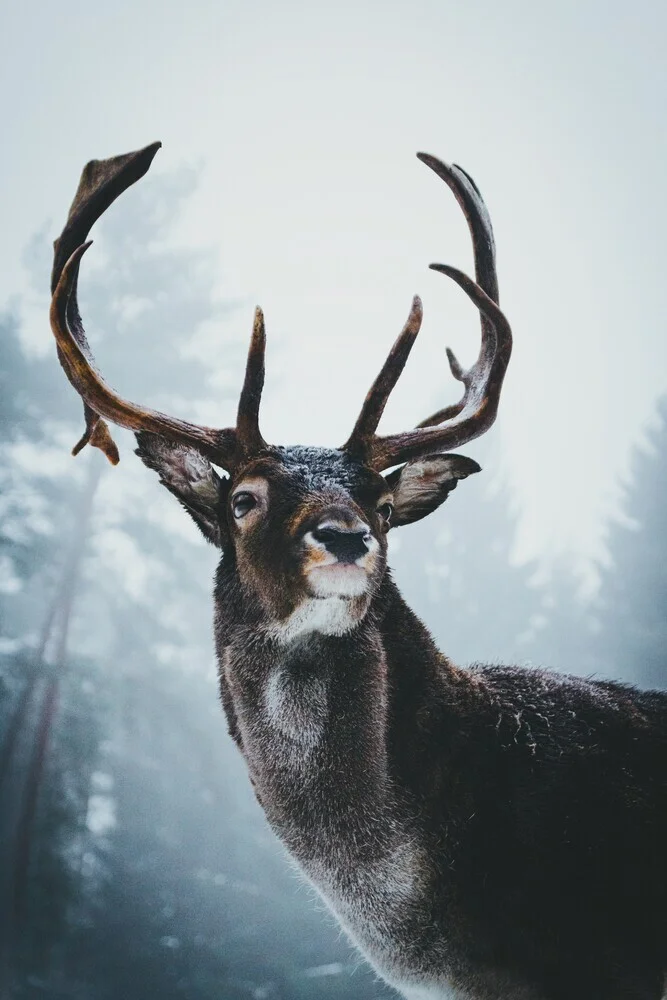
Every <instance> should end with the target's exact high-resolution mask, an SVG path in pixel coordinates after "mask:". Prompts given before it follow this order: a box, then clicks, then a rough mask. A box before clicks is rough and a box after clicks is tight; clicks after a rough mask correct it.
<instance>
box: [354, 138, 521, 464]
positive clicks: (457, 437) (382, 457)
mask: <svg viewBox="0 0 667 1000" xmlns="http://www.w3.org/2000/svg"><path fill="white" fill-rule="evenodd" d="M417 155H418V157H419V159H420V160H422V162H423V163H426V165H427V166H429V167H430V168H431V169H432V170H433V171H435V173H436V174H437V175H438V176H439V177H441V178H442V179H443V180H444V181H445V183H446V184H447V185H448V186H449V188H450V189H451V190H452V192H453V193H454V195H455V197H456V199H457V201H458V202H459V204H460V205H461V208H462V209H463V212H464V215H465V217H466V220H467V222H468V226H469V229H470V233H471V236H472V241H473V248H474V255H475V274H476V277H477V282H475V281H473V280H472V279H471V278H469V277H468V276H467V275H466V274H464V273H463V272H462V271H459V270H458V269H457V268H454V267H450V266H448V265H446V264H431V268H432V269H433V270H435V271H439V272H440V273H441V274H446V275H447V276H448V277H450V278H452V279H453V280H454V281H456V283H457V284H458V285H460V286H461V288H462V289H463V290H464V291H465V292H466V294H467V295H468V297H469V298H470V299H471V301H472V302H473V303H474V304H475V305H476V306H477V308H478V309H479V311H480V318H481V326H482V343H481V348H480V352H479V356H478V358H477V361H476V362H475V363H474V365H473V366H472V367H471V368H470V369H468V370H467V371H466V370H464V369H463V368H462V366H461V365H460V364H459V362H458V360H457V358H456V356H455V355H454V353H453V352H452V351H451V350H450V349H449V348H447V358H448V361H449V366H450V369H451V372H452V374H453V376H454V378H456V379H458V380H459V381H460V382H463V385H464V394H463V396H462V398H461V400H460V401H459V402H458V403H455V404H453V405H451V406H448V407H446V408H445V409H443V410H439V411H438V412H437V413H434V414H432V416H430V417H428V418H427V419H426V420H423V421H422V422H421V423H420V424H419V425H418V427H417V428H416V429H415V430H412V431H405V432H402V433H400V434H393V435H388V436H387V437H378V436H373V437H372V439H371V440H369V441H367V443H366V451H367V456H368V457H367V461H368V462H369V464H370V465H371V466H372V467H373V468H374V469H376V470H377V471H381V470H382V469H386V468H389V467H390V466H392V465H398V464H399V463H400V462H405V461H409V460H410V459H414V458H419V457H423V456H425V455H428V454H434V453H436V452H442V451H444V450H446V449H448V448H454V447H458V446H459V445H461V444H464V443H465V442H466V441H470V440H472V439H473V438H475V437H479V435H481V434H483V433H484V432H485V431H486V430H488V428H489V427H490V426H491V424H492V423H493V421H494V420H495V418H496V413H497V410H498V402H499V399H500V390H501V387H502V382H503V378H504V375H505V371H506V369H507V365H508V363H509V359H510V354H511V350H512V333H511V329H510V326H509V323H508V322H507V319H506V318H505V316H504V315H503V313H502V312H501V310H500V309H499V307H498V304H497V303H498V281H497V277H496V267H495V243H494V238H493V229H492V226H491V219H490V217H489V213H488V210H487V208H486V205H485V204H484V201H483V199H482V196H481V194H480V192H479V189H478V188H477V185H476V184H475V182H474V181H473V180H472V178H471V177H470V176H469V175H468V174H467V173H466V172H465V171H464V170H462V169H461V167H457V166H456V165H453V166H449V165H448V164H445V163H442V161H440V160H438V159H436V157H434V156H430V155H428V154H426V153H418V154H417ZM394 382H395V380H394ZM393 384H394V383H392V388H393ZM372 391H373V390H371V393H372ZM369 396H370V394H369ZM384 402H386V398H385V400H384ZM364 405H366V404H364ZM383 406H384V403H383ZM381 412H382V411H380V413H381ZM362 413H363V410H362ZM378 419H379V418H378ZM375 426H377V423H376V425H375ZM373 430H375V427H374V428H373Z"/></svg>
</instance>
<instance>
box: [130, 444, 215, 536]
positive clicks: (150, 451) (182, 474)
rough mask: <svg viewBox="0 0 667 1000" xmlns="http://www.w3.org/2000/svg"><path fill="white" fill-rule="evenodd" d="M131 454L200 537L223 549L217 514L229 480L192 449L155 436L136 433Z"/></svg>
mask: <svg viewBox="0 0 667 1000" xmlns="http://www.w3.org/2000/svg"><path fill="white" fill-rule="evenodd" d="M135 437H136V439H137V444H138V445H139V447H138V448H137V449H136V451H135V454H136V455H138V456H139V458H140V459H141V461H142V462H143V463H144V465H147V466H148V468H149V469H154V470H155V471H156V472H157V473H158V475H159V476H160V482H161V483H162V485H163V486H166V487H167V489H168V490H169V492H170V493H173V495H174V496H175V497H176V499H177V500H178V501H179V502H180V503H181V504H182V506H183V507H184V508H185V510H187V512H188V514H189V515H190V517H191V518H192V519H193V521H194V522H195V524H196V525H197V527H198V528H199V529H200V530H201V532H202V534H203V535H204V537H205V538H206V539H207V540H208V541H209V542H211V543H212V544H213V545H215V546H216V547H217V548H219V549H221V548H223V546H224V544H225V541H226V530H225V528H224V526H223V525H222V524H221V519H220V510H221V509H222V507H221V504H222V503H223V502H224V499H225V496H226V493H227V491H228V489H229V480H228V479H223V478H222V477H221V476H219V475H218V473H217V472H216V471H215V469H214V468H213V466H212V465H211V463H210V462H209V461H208V459H206V458H204V456H203V455H201V454H200V453H199V452H198V451H196V450H195V449H194V448H188V447H187V446H186V445H182V444H174V443H173V442H172V441H167V440H166V439H165V438H163V437H159V436H158V435H157V434H149V433H148V432H147V431H139V433H138V434H136V435H135Z"/></svg>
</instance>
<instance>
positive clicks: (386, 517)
mask: <svg viewBox="0 0 667 1000" xmlns="http://www.w3.org/2000/svg"><path fill="white" fill-rule="evenodd" d="M377 512H378V514H379V515H380V517H381V518H382V520H383V521H386V522H387V524H389V521H390V520H391V515H392V514H393V513H394V505H393V503H382V504H380V506H379V507H378V511H377Z"/></svg>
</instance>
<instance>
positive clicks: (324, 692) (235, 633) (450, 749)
mask: <svg viewBox="0 0 667 1000" xmlns="http://www.w3.org/2000/svg"><path fill="white" fill-rule="evenodd" d="M159 145H160V144H159V143H154V144H153V145H151V146H147V147H146V148H145V149H143V150H140V151H138V152H135V153H129V154H127V155H125V156H119V157H116V158H114V159H109V160H104V161H92V162H91V163H89V164H88V166H87V167H86V168H85V169H84V172H83V176H82V178H81V182H80V185H79V189H78V191H77V194H76V197H75V200H74V203H73V205H72V208H71V211H70V214H69V217H68V221H67V224H66V226H65V229H64V231H63V233H62V235H61V236H60V238H59V239H58V240H57V241H56V243H55V261H54V269H53V276H52V291H53V301H52V306H51V325H52V328H53V332H54V334H55V337H56V341H57V344H58V353H59V357H60V361H61V363H62V365H63V368H64V369H65V372H66V374H67V376H68V378H69V380H70V382H71V383H72V385H73V386H74V387H75V389H76V390H77V392H78V393H79V394H80V395H81V397H82V399H83V402H84V409H85V420H86V430H85V434H84V436H83V438H82V439H81V441H80V442H79V444H78V445H77V446H76V448H75V451H78V450H79V449H80V448H81V447H82V445H83V444H85V443H86V442H90V443H91V444H94V445H96V446H97V447H100V448H102V450H103V451H104V452H105V453H106V454H107V455H108V456H109V458H110V459H111V461H113V462H115V461H117V458H118V456H117V452H116V449H115V445H114V444H113V441H112V439H111V436H110V433H109V430H108V427H107V425H106V424H105V422H104V419H103V418H106V419H107V420H110V421H112V422H113V423H115V424H119V425H120V426H122V427H127V428H130V429H131V430H133V431H136V432H137V441H138V449H137V454H138V455H139V457H140V458H141V459H142V461H143V462H144V463H145V464H146V465H147V466H149V467H150V468H151V469H154V470H155V471H156V472H157V473H158V474H159V476H160V480H161V482H162V483H163V484H164V486H166V488H167V489H168V490H169V491H170V492H171V493H173V494H174V496H175V497H176V498H177V499H178V500H179V501H180V503H181V504H182V505H183V507H185V509H186V511H188V513H189V514H190V515H191V516H192V517H193V518H194V520H195V521H196V523H197V525H198V526H199V528H200V529H201V530H202V532H203V533H204V535H205V536H206V538H207V539H208V540H209V541H210V542H212V543H213V544H214V545H216V546H217V547H218V548H220V549H221V552H222V556H221V560H220V564H219V567H218V570H217V576H216V585H215V637H216V644H217V655H218V660H219V667H220V689H221V693H222V701H223V705H224V709H225V712H226V715H227V721H228V724H229V730H230V733H231V735H232V737H233V738H234V740H235V741H236V743H237V745H238V747H239V749H240V750H241V753H242V754H243V756H244V758H245V760H246V763H247V766H248V771H249V774H250V780H251V782H252V784H253V787H254V789H255V793H256V795H257V798H258V799H259V801H260V803H261V805H262V806H263V808H264V811H265V813H266V815H267V817H268V820H269V822H270V824H271V826H272V827H273V829H274V830H275V831H276V833H277V834H278V836H279V837H280V838H281V839H282V841H283V843H284V844H285V845H286V847H287V849H288V851H289V852H290V853H291V854H292V856H293V857H294V858H295V859H296V861H297V863H298V865H299V866H300V868H301V869H302V871H303V872H304V873H305V875H306V876H307V878H308V879H309V880H310V881H311V882H312V883H313V885H314V886H316V887H317V889H318V890H319V892H320V893H321V894H322V896H323V897H324V899H325V900H326V901H327V903H328V904H329V906H330V907H331V908H332V910H333V911H334V912H335V914H336V915H337V917H338V918H339V920H340V922H341V923H342V924H343V926H344V927H345V928H346V929H347V931H348V932H349V934H350V935H351V936H352V938H353V939H354V940H355V942H356V943H357V944H358V946H359V948H360V949H361V950H362V951H363V952H364V953H365V955H366V956H367V957H368V959H369V961H370V962H371V963H372V964H373V965H374V967H375V968H376V969H377V970H378V971H379V972H380V974H381V975H382V976H383V977H384V978H385V979H386V980H387V981H388V982H389V983H391V984H393V985H394V986H395V987H396V988H397V989H398V990H399V991H401V992H402V993H403V995H404V996H405V997H408V998H410V1000H435V998H444V997H447V998H460V1000H462V998H474V1000H658V998H660V997H661V996H662V994H663V988H664V973H665V969H666V968H667V878H666V861H665V858H666V857H667V795H666V787H665V776H666V775H667V749H666V746H667V744H666V740H665V717H666V711H665V709H666V706H667V697H666V696H665V695H663V694H661V693H658V692H641V691H638V690H635V689H634V688H631V687H627V686H624V685H621V684H616V683H612V682H606V681H591V680H581V679H579V678H577V677H564V676H558V675H555V674H553V673H549V672H545V671H543V670H524V669H519V668H517V667H512V666H509V667H500V666H485V665H475V666H473V667H471V668H469V669H461V668H460V667H458V666H455V665H454V664H453V663H452V662H451V661H450V660H449V659H447V657H446V656H444V655H443V654H442V653H440V652H439V651H438V650H437V649H436V647H435V645H434V643H433V641H432V639H431V636H430V635H429V632H428V630H427V629H426V628H425V627H424V625H422V623H421V622H420V621H419V620H418V618H417V617H416V616H415V615H414V614H413V612H412V611H411V610H410V608H408V607H407V605H406V604H405V603H404V601H403V600H402V598H401V596H400V594H399V592H398V589H397V587H396V585H395V583H394V582H393V580H392V578H391V576H390V573H389V571H388V569H387V564H386V554H387V532H388V531H389V530H390V529H393V528H397V527H400V526H401V525H405V524H410V523H411V522H413V521H416V520H418V519H420V518H422V517H425V516H426V515H427V514H430V513H431V512H432V511H434V510H435V509H436V508H437V507H439V506H440V504H442V503H443V501H444V500H446V499H447V496H448V495H449V493H450V492H451V491H452V490H453V489H454V488H455V487H456V485H457V483H458V481H459V480H462V479H465V478H466V477H467V476H469V475H470V474H472V473H475V472H478V471H479V466H478V465H477V464H476V463H475V462H473V461H472V460H471V459H468V458H464V457H462V456H460V455H456V454H451V453H448V452H449V449H451V448H454V447H458V446H459V445H462V444H463V443H464V442H466V441H469V440H471V439H472V438H475V437H477V436H479V435H480V434H482V433H484V432H485V431H486V430H487V429H488V428H489V427H490V426H491V424H492V423H493V421H494V419H495V416H496V411H497V408H498V401H499V396H500V390H501V386H502V382H503V376H504V374H505V371H506V368H507V364H508V361H509V358H510V350H511V332H510V327H509V325H508V322H507V320H506V319H505V317H504V315H503V313H502V312H501V311H500V309H499V307H498V304H497V303H498V286H497V281H496V271H495V250H494V241H493V234H492V229H491V223H490V220H489V216H488V214H487V211H486V207H485V205H484V202H483V200H482V197H481V195H480V193H479V191H478V189H477V187H476V186H475V184H474V183H473V181H472V180H471V178H470V177H469V176H468V175H467V174H466V173H465V171H463V170H461V169H460V168H459V167H456V166H447V165H445V164H444V163H441V162H440V161H439V160H437V159H435V158H434V157H432V156H427V155H424V154H419V158H420V159H421V160H422V161H423V162H424V163H426V164H427V165H428V166H429V167H430V168H431V169H432V170H433V171H435V173H436V174H437V175H438V176H439V177H440V178H442V180H444V181H445V183H446V184H447V185H448V186H449V188H450V189H451V190H452V192H453V193H454V195H455V197H456V199H457V200H458V202H459V204H460V206H461V208H462V210H463V212H464V214H465V217H466V219H467V221H468V225H469V227H470V231H471V235H472V241H473V246H474V253H475V267H476V278H477V280H476V281H473V280H471V279H470V278H469V277H466V275H465V274H463V273H461V272H460V271H458V270H456V269H455V268H453V267H448V266H445V265H443V264H437V265H436V264H434V265H432V267H433V268H434V269H435V270H437V271H441V272H442V273H443V274H446V275H448V276H449V277H450V278H452V279H453V280H454V281H455V282H456V283H457V284H458V285H460V286H461V288H462V289H463V290H464V291H465V292H466V294H467V295H468V297H469V298H470V299H471V300H472V302H473V303H474V305H475V306H476V307H477V309H478V310H479V312H480V314H481V325H482V346H481V350H480V353H479V357H478V359H477V361H476V362H475V363H474V364H473V366H472V367H471V368H470V369H469V370H464V369H463V368H462V367H461V366H460V364H459V362H458V361H457V359H456V358H455V357H454V355H453V354H452V353H451V351H450V352H448V357H449V365H450V368H451V371H452V373H453V375H454V376H455V378H457V379H458V380H460V381H461V382H462V383H463V386H464V392H463V397H462V399H461V400H460V402H459V403H457V404H456V405H453V406H448V407H446V408H445V409H443V410H440V411H439V412H437V413H435V414H434V415H433V416H431V417H429V418H428V419H426V420H424V421H422V423H421V424H420V425H419V426H418V427H417V428H416V429H415V430H409V431H405V432H403V433H400V434H389V435H387V436H378V434H377V433H376V430H377V427H378V423H379V420H380V417H381V416H382V412H383V410H384V407H385V404H386V402H387V398H388V396H389V393H390V392H391V390H392V389H393V387H394V385H395V383H396V381H397V379H398V377H399V375H400V373H401V370H402V369H403V366H404V365H405V362H406V359H407V357H408V354H409V352H410V349H411V347H412V344H413V343H414V340H415V337H416V336H417V332H418V330H419V326H420V322H421V314H422V308H421V303H420V301H419V299H418V298H415V300H414V302H413V305H412V310H411V312H410V315H409V318H408V320H407V323H406V325H405V327H404V329H403V331H402V333H401V334H400V336H399V338H398V340H397V341H396V343H395V344H394V346H393V348H392V350H391V352H390V354H389V356H388V358H387V360H386V362H385V364H384V366H383V367H382V369H381V371H380V374H379V375H378V377H377V378H376V380H375V382H374V383H373V385H372V387H371V389H370V391H369V393H368V395H367V397H366V400H365V402H364V404H363V406H362V408H361V412H360V414H359V417H358V419H357V422H356V424H355V426H354V429H353V431H352V434H351V435H350V437H349V438H348V439H347V441H346V443H345V444H344V445H343V446H342V447H340V448H334V449H327V448H312V447H301V446H294V447H283V446H278V445H270V444H267V443H266V441H265V440H264V438H263V437H262V435H261V434H260V430H259V424H258V413H259V403H260V395H261V391H262V386H263V382H264V342H265V338H264V321H263V318H262V313H261V312H260V310H259V309H258V310H257V311H256V313H255V321H254V328H253V332H252V340H251V344H250V351H249V355H248V362H247V368H246V373H245V381H244V384H243V389H242V392H241V397H240V402H239V407H238V415H237V420H236V426H235V427H233V428H227V429H224V430H218V429H215V428H211V427H202V426H198V425H195V424H191V423H186V422H185V421H183V420H178V419H176V418H174V417H169V416H165V415H164V414H162V413H158V412H155V411H153V410H149V409H146V408H144V407H142V406H138V405H136V404H134V403H130V402H127V401H126V400H124V399H123V398H121V397H120V396H119V395H118V394H117V393H116V392H114V391H113V390H112V389H111V388H110V387H109V386H108V385H107V384H106V383H105V382H104V380H103V379H102V377H101V376H100V375H99V373H98V372H97V371H96V369H95V367H94V362H93V358H92V355H91V352H90V348H89V346H88V343H87V340H86V337H85V334H84V331H83V327H82V324H81V319H80V316H79V311H78V306H77V295H76V292H77V278H78V273H79V266H80V261H81V256H82V254H83V253H84V251H85V250H86V249H87V247H88V245H89V244H88V243H86V242H85V240H86V239H87V237H88V232H89V230H90V228H91V226H92V225H93V223H94V222H95V220H96V219H97V218H98V217H99V216H100V215H101V214H102V212H104V210H105V209H106V208H108V207H109V205H110V204H111V203H112V202H113V200H114V199H115V198H116V197H117V196H118V195H119V194H120V193H121V192H122V191H124V190H125V189H126V188H127V187H128V186H129V185H131V184H132V183H134V182H135V181H136V180H138V179H139V178H140V177H142V176H143V175H144V174H145V173H146V171H147V170H148V168H149V166H150V163H151V161H152V159H153V157H154V155H155V153H156V151H157V149H158V148H159ZM213 463H214V464H215V465H217V466H220V467H222V468H223V469H224V470H226V472H227V473H228V476H226V477H221V476H219V475H218V474H217V472H216V471H215V469H214V467H213ZM388 469H393V470H394V471H389V472H388V474H385V475H383V474H382V473H383V472H386V470H388Z"/></svg>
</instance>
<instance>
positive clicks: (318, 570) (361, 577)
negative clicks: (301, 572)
mask: <svg viewBox="0 0 667 1000" xmlns="http://www.w3.org/2000/svg"><path fill="white" fill-rule="evenodd" d="M306 579H307V580H308V584H309V589H310V591H311V593H312V594H313V596H314V597H362V596H363V595H364V594H366V593H367V592H368V590H369V588H370V583H371V577H370V575H369V573H368V572H367V570H366V569H365V568H364V567H363V566H359V565H357V564H356V563H343V562H331V563H328V564H326V565H322V564H320V565H317V566H311V567H310V569H308V570H307V572H306Z"/></svg>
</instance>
